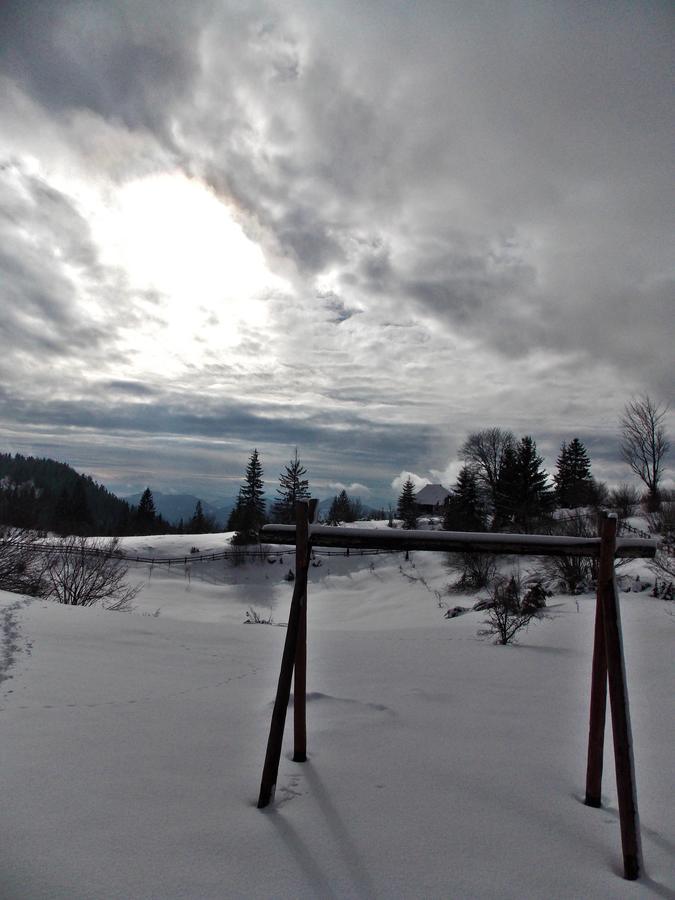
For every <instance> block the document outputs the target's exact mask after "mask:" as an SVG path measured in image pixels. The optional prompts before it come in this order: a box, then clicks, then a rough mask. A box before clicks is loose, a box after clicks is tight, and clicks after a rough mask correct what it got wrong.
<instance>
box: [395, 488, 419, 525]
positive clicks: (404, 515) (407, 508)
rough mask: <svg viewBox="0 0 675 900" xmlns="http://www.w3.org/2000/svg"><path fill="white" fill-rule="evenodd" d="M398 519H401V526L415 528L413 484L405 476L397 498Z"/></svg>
mask: <svg viewBox="0 0 675 900" xmlns="http://www.w3.org/2000/svg"><path fill="white" fill-rule="evenodd" d="M396 512H397V515H398V517H399V519H403V527H404V528H408V529H414V528H417V504H416V503H415V485H414V484H413V482H412V479H411V478H407V479H406V480H405V482H404V484H403V490H402V491H401V495H400V496H399V498H398V506H397V509H396Z"/></svg>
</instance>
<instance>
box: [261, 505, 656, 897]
mask: <svg viewBox="0 0 675 900" xmlns="http://www.w3.org/2000/svg"><path fill="white" fill-rule="evenodd" d="M316 506H317V501H316V500H310V501H309V502H308V501H301V502H300V503H298V504H296V520H297V523H298V524H297V528H296V526H295V525H265V527H264V528H262V529H261V532H260V539H261V541H264V542H265V543H266V544H283V545H286V546H289V545H290V546H293V545H295V583H294V588H293V597H292V599H291V609H290V613H289V617H288V627H287V629H286V641H285V644H284V652H283V657H282V660H281V671H280V673H279V683H278V686H277V694H276V699H275V701H274V709H273V712H272V722H271V725H270V734H269V738H268V742H267V752H266V755H265V764H264V767H263V774H262V780H261V784H260V794H259V797H258V808H259V809H263V808H264V807H266V806H268V805H269V804H270V803H271V802H272V800H273V799H274V789H275V786H276V780H277V774H278V771H279V760H280V757H281V745H282V741H283V734H284V725H285V721H286V709H287V707H288V702H289V699H290V690H291V680H292V679H293V677H294V676H295V686H294V703H293V707H294V739H295V749H294V754H293V759H294V761H297V762H304V761H305V760H306V759H307V729H306V722H305V700H306V665H307V647H306V642H307V580H308V579H307V575H308V570H309V561H310V555H311V550H312V548H313V547H343V548H346V549H347V550H348V549H350V548H354V549H357V550H371V551H372V550H389V551H406V550H430V551H443V552H460V553H495V554H517V555H519V556H592V557H596V558H597V559H598V560H599V566H598V568H599V576H598V586H597V598H596V620H595V637H594V644H593V665H592V675H591V704H590V723H589V737H588V756H587V763H586V805H587V806H600V805H601V794H600V789H601V784H602V768H603V753H604V735H605V713H606V707H607V688H608V685H609V699H610V711H611V718H612V732H613V737H614V768H615V772H616V782H617V795H618V801H619V821H620V826H621V846H622V851H623V863H624V876H625V877H626V878H627V879H630V880H634V879H636V878H638V876H639V874H640V869H641V867H642V851H641V845H640V827H639V818H638V808H637V794H636V790H635V771H634V763H633V739H632V735H631V727H630V715H629V709H628V687H627V684H626V669H625V664H624V655H623V639H622V634H621V617H620V612H619V595H618V591H617V587H616V578H615V573H614V560H615V559H617V558H626V557H647V558H650V557H653V556H655V554H656V548H657V543H656V541H653V540H646V539H642V538H619V539H617V536H616V532H617V519H616V516H615V515H608V514H606V513H605V514H604V515H603V517H602V518H601V519H600V522H599V534H600V536H599V537H597V538H579V537H570V536H564V535H549V534H484V533H473V532H459V531H412V530H410V531H406V530H400V531H398V530H392V529H390V528H386V529H385V528H372V529H371V528H340V527H339V526H335V527H333V526H326V525H314V524H312V522H313V518H314V515H315V512H316Z"/></svg>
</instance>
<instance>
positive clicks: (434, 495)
mask: <svg viewBox="0 0 675 900" xmlns="http://www.w3.org/2000/svg"><path fill="white" fill-rule="evenodd" d="M449 496H450V491H449V490H448V489H447V488H444V487H443V485H442V484H425V485H424V487H423V488H422V490H420V491H418V492H417V493H416V494H415V503H419V504H421V505H422V506H436V505H442V504H443V503H445V501H446V499H447V498H448V497H449Z"/></svg>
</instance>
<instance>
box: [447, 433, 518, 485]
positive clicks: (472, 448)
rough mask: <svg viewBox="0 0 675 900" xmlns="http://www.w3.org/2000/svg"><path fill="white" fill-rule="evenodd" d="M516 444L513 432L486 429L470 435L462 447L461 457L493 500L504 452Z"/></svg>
mask: <svg viewBox="0 0 675 900" xmlns="http://www.w3.org/2000/svg"><path fill="white" fill-rule="evenodd" d="M514 444H515V438H514V436H513V433H512V432H511V431H504V430H502V429H501V428H484V429H483V430H482V431H474V432H473V433H472V434H470V435H469V436H468V437H467V439H466V440H465V441H464V443H463V444H462V446H461V447H460V450H459V456H460V457H461V459H463V460H464V462H465V463H466V464H467V465H469V466H471V468H473V469H474V470H475V472H476V476H477V478H478V480H479V481H480V482H481V483H482V484H483V486H484V487H486V488H487V490H488V491H489V493H490V496H491V497H492V498H493V499H494V497H495V494H496V490H497V479H498V477H499V470H500V468H501V465H502V458H503V456H504V451H505V450H506V448H507V447H513V446H514Z"/></svg>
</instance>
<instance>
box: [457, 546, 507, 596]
mask: <svg viewBox="0 0 675 900" xmlns="http://www.w3.org/2000/svg"><path fill="white" fill-rule="evenodd" d="M448 568H450V569H451V570H452V571H455V572H458V573H459V578H458V580H457V581H456V582H455V583H454V584H453V585H451V589H452V590H453V591H479V590H482V589H483V588H485V587H487V586H488V585H489V584H490V582H491V581H492V580H493V579H494V577H495V575H496V574H497V557H496V556H495V555H494V554H492V553H450V554H449V555H448Z"/></svg>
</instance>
